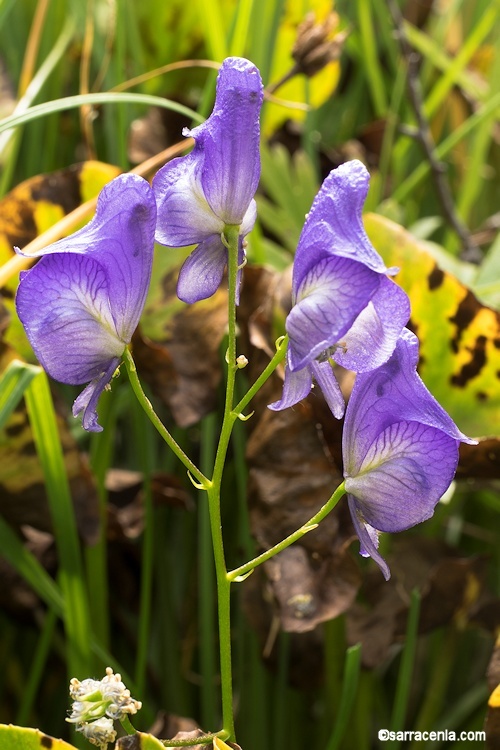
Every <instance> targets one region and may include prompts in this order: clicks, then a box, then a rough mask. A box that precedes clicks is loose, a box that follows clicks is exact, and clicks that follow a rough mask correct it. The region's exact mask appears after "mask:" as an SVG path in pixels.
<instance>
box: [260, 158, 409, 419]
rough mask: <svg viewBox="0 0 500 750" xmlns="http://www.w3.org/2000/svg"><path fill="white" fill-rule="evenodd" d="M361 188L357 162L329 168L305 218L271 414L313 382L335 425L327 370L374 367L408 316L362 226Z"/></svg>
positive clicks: (333, 386) (333, 388)
mask: <svg viewBox="0 0 500 750" xmlns="http://www.w3.org/2000/svg"><path fill="white" fill-rule="evenodd" d="M368 182H369V174H368V172H367V170H366V169H365V167H364V166H363V164H361V162H359V161H349V162H347V163H346V164H343V165H342V166H340V167H338V168H337V169H334V170H333V171H332V172H330V174H329V175H328V177H327V178H326V180H325V181H324V183H323V185H322V187H321V189H320V191H319V193H318V195H317V196H316V199H315V201H314V203H313V205H312V208H311V211H310V213H309V214H308V216H307V218H306V222H305V224H304V228H303V230H302V233H301V235H300V239H299V244H298V247H297V252H296V255H295V261H294V266H293V281H292V301H293V307H292V309H291V311H290V313H289V315H288V317H287V320H286V330H287V333H288V336H289V345H288V352H287V363H286V369H285V383H284V386H283V395H282V398H281V400H280V401H277V402H275V403H274V404H270V408H271V409H274V410H279V409H284V408H286V407H287V406H292V405H293V404H296V403H297V402H298V401H300V400H302V399H303V398H305V397H306V396H307V395H308V393H309V391H310V390H311V385H312V380H313V378H314V379H315V380H316V381H317V382H318V384H319V385H320V387H321V389H322V391H323V393H324V395H325V398H326V400H327V402H328V404H329V406H330V408H331V409H332V411H333V414H334V415H335V416H336V417H338V418H340V417H341V416H342V415H343V413H344V408H345V407H344V399H343V397H342V394H341V392H340V388H339V386H338V383H337V381H336V379H335V376H334V374H333V371H332V366H331V365H332V364H333V363H334V362H336V363H337V364H340V365H342V366H343V367H345V368H347V369H349V370H354V371H355V372H366V371H368V370H373V369H374V368H376V367H378V366H379V365H381V364H382V363H383V362H385V361H386V360H387V359H388V358H389V357H390V355H391V353H392V352H393V350H394V347H395V345H396V341H397V340H398V337H399V334H400V333H401V330H402V329H403V327H404V326H405V325H406V323H407V321H408V319H409V317H410V304H409V301H408V297H407V295H406V293H405V292H404V291H403V290H402V289H400V288H399V287H398V286H397V285H396V284H394V283H393V282H392V281H391V280H390V279H389V278H387V275H386V274H389V275H394V274H395V273H397V270H398V269H397V268H386V267H385V265H384V263H383V261H382V258H381V257H380V256H379V254H378V253H377V252H376V250H375V249H374V247H373V246H372V245H371V243H370V240H369V239H368V237H367V235H366V232H365V230H364V227H363V223H362V219H361V212H362V209H363V204H364V201H365V198H366V194H367V191H368Z"/></svg>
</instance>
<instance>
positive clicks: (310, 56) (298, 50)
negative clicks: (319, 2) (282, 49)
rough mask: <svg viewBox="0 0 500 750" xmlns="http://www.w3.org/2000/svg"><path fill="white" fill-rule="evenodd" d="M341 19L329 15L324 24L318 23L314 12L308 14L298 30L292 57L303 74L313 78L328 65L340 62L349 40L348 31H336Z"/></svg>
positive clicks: (332, 14)
mask: <svg viewBox="0 0 500 750" xmlns="http://www.w3.org/2000/svg"><path fill="white" fill-rule="evenodd" d="M338 23H339V17H338V15H337V14H336V13H329V14H328V16H327V17H326V18H325V20H324V21H323V22H322V23H316V16H315V14H314V13H313V12H311V13H308V14H307V16H306V17H305V19H304V20H303V21H302V23H301V24H300V26H299V27H298V29H297V39H296V40H295V44H294V46H293V49H292V57H293V59H294V60H295V62H296V64H297V66H298V68H299V69H300V72H301V73H304V74H305V75H306V76H308V77H309V78H312V77H313V76H314V75H316V73H318V72H319V71H320V70H322V69H323V68H324V67H325V66H326V65H328V63H330V62H332V61H333V60H338V58H339V57H340V53H341V51H342V47H343V45H344V42H345V40H346V38H347V35H348V32H347V31H345V30H344V31H336V29H337V26H338Z"/></svg>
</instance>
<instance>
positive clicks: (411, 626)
mask: <svg viewBox="0 0 500 750" xmlns="http://www.w3.org/2000/svg"><path fill="white" fill-rule="evenodd" d="M419 616H420V593H419V592H418V590H417V589H414V590H413V591H412V594H411V603H410V611H409V613H408V624H407V626H406V639H405V645H404V648H403V653H402V656H401V665H400V667H399V674H398V682H397V686H396V696H395V699H394V707H393V710H392V716H391V730H392V731H393V732H398V731H401V730H402V729H403V728H404V723H405V718H406V715H407V713H408V699H409V697H410V688H411V683H412V678H413V664H414V661H415V651H416V647H417V637H418V620H419ZM400 744H401V742H400V741H399V740H394V741H391V742H389V743H387V747H389V748H390V750H397V748H399V746H400Z"/></svg>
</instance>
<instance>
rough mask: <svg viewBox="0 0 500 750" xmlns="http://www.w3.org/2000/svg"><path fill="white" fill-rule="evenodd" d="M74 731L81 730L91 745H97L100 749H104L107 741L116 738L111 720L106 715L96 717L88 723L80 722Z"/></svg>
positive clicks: (112, 740)
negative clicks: (99, 717)
mask: <svg viewBox="0 0 500 750" xmlns="http://www.w3.org/2000/svg"><path fill="white" fill-rule="evenodd" d="M76 731H77V732H81V733H82V734H83V736H84V737H85V739H87V740H88V741H89V742H90V743H91V744H92V745H97V746H98V747H99V748H101V750H106V748H107V746H108V742H114V741H115V740H116V732H115V729H114V727H113V720H112V719H108V718H106V717H102V718H101V719H97V720H96V721H93V722H91V723H90V724H82V725H81V726H79V727H77V728H76Z"/></svg>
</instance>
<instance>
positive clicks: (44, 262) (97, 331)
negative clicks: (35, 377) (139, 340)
mask: <svg viewBox="0 0 500 750" xmlns="http://www.w3.org/2000/svg"><path fill="white" fill-rule="evenodd" d="M155 222H156V204H155V199H154V195H153V191H152V190H151V188H150V186H149V184H148V183H147V182H146V181H145V180H144V179H143V178H142V177H138V176H137V175H133V174H123V175H120V176H119V177H116V178H115V179H114V180H112V182H110V183H109V184H108V185H106V187H105V188H104V189H103V190H102V191H101V193H100V195H99V199H98V201H97V208H96V213H95V216H94V218H93V219H92V221H91V222H90V223H89V224H88V225H87V226H85V227H84V228H83V229H80V230H79V231H78V232H75V233H74V234H72V235H71V236H69V237H66V238H64V239H62V240H59V241H58V242H55V243H54V244H53V245H49V247H46V248H44V249H43V250H41V251H40V252H39V253H37V255H39V256H40V255H41V256H43V257H42V258H41V259H40V260H39V261H38V263H37V264H36V265H35V266H34V268H32V269H31V270H30V271H25V272H23V273H22V274H21V281H20V284H19V289H18V292H17V297H16V306H17V312H18V315H19V318H20V319H21V322H22V324H23V325H24V328H25V330H26V334H27V336H28V339H29V340H30V343H31V345H32V347H33V351H34V352H35V354H36V356H37V358H38V360H39V361H40V363H41V364H42V365H43V367H44V368H45V369H46V370H47V372H48V373H49V375H51V376H52V377H53V378H54V379H55V380H59V381H60V382H61V383H70V384H72V385H80V384H81V383H87V382H88V381H91V382H90V383H89V385H88V386H87V387H86V388H85V389H84V390H83V391H82V393H81V394H80V395H79V396H78V398H77V399H76V401H75V403H74V405H73V415H74V416H75V417H76V416H78V414H80V413H81V412H83V420H82V421H83V426H84V428H85V429H86V430H89V431H91V432H100V431H101V430H102V427H101V426H100V425H99V424H98V422H97V413H96V407H97V402H98V399H99V396H100V395H101V393H102V392H103V390H104V388H105V387H106V386H107V385H108V383H109V382H110V380H111V378H112V376H113V373H114V372H115V370H116V368H117V366H118V364H119V362H120V359H121V356H122V354H123V352H124V350H125V347H126V346H127V344H128V343H129V342H130V340H131V338H132V334H133V332H134V330H135V328H136V327H137V324H138V322H139V317H140V315H141V312H142V308H143V307H144V302H145V299H146V294H147V291H148V287H149V281H150V278H151V266H152V262H153V249H154V231H155ZM16 250H17V249H16ZM17 252H20V251H19V250H17Z"/></svg>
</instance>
